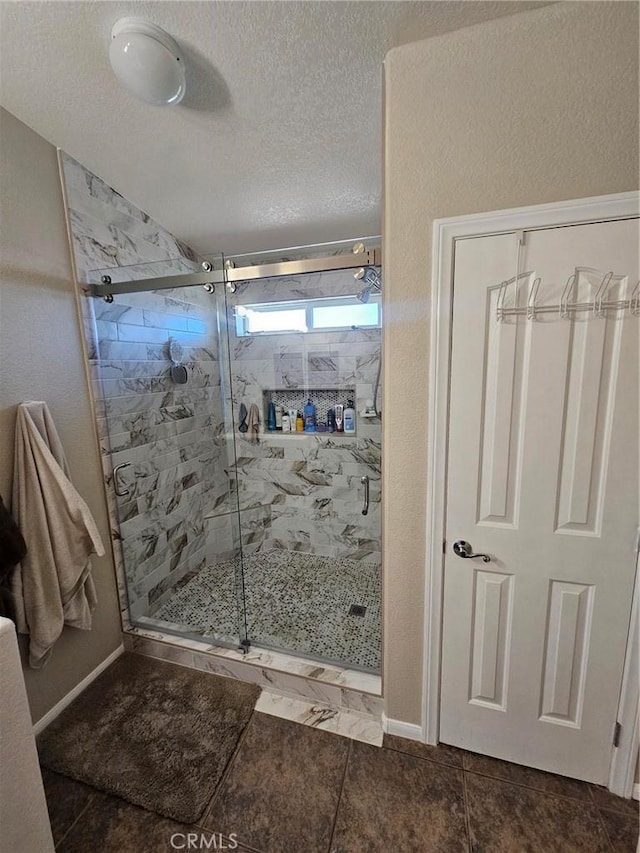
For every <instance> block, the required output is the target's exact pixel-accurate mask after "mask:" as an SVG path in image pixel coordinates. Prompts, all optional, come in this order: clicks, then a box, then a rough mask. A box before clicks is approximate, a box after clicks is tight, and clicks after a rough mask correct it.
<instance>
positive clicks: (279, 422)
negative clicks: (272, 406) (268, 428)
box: [276, 406, 282, 429]
mask: <svg viewBox="0 0 640 853" xmlns="http://www.w3.org/2000/svg"><path fill="white" fill-rule="evenodd" d="M276 429H282V406H276Z"/></svg>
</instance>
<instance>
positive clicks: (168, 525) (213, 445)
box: [83, 259, 246, 646]
mask: <svg viewBox="0 0 640 853" xmlns="http://www.w3.org/2000/svg"><path fill="white" fill-rule="evenodd" d="M180 263H181V265H183V263H184V259H182V260H181V262H180ZM219 263H220V265H221V260H220V262H219ZM180 271H181V272H184V271H185V270H184V269H181V270H180ZM191 271H193V270H191ZM108 273H109V274H110V275H111V277H112V279H113V280H114V281H115V274H116V273H117V275H118V276H119V278H120V280H121V281H124V280H135V279H141V278H149V277H154V276H159V275H175V274H176V269H175V268H174V267H172V266H171V265H169V264H163V265H162V267H161V270H159V269H158V265H157V264H155V265H142V266H138V267H135V268H130V269H127V268H124V269H123V268H119V269H118V270H116V271H114V270H109V271H108ZM97 280H99V278H98V279H97ZM83 303H84V310H85V334H86V335H87V340H88V344H89V356H90V367H91V370H92V376H93V382H94V392H95V397H96V401H97V405H98V412H97V415H98V427H99V433H100V437H101V447H102V452H103V454H104V455H105V457H106V463H107V464H106V465H105V470H106V471H107V489H108V496H109V503H110V512H111V515H112V527H113V529H114V538H116V539H117V540H119V549H118V547H117V545H118V543H116V551H118V550H120V551H121V560H120V561H119V562H120V572H121V575H122V578H121V580H122V582H123V583H124V585H125V587H126V596H127V600H128V612H129V618H130V620H131V623H132V624H133V625H134V626H138V627H143V628H152V629H153V628H155V629H161V630H163V631H167V632H170V633H175V634H179V635H186V636H192V637H206V638H207V639H208V640H211V641H215V642H220V643H223V644H229V645H234V646H237V645H238V644H239V643H240V642H241V641H242V640H243V639H244V638H245V636H246V626H245V619H244V602H243V597H242V577H241V562H240V558H239V542H240V534H239V523H238V513H237V506H234V495H233V493H232V490H231V488H230V478H229V470H230V456H229V454H230V453H231V454H232V452H233V449H232V446H230V444H229V442H230V441H232V436H231V438H230V436H229V432H228V429H227V427H226V425H225V408H226V407H225V397H224V395H225V376H224V374H225V369H226V368H225V359H226V363H227V364H228V350H227V348H226V345H225V342H224V341H223V340H222V339H221V336H222V338H224V333H225V330H224V324H223V326H222V327H221V326H220V324H219V322H218V321H219V317H220V316H222V317H224V311H225V304H224V293H223V287H222V286H221V285H216V288H215V292H213V293H210V292H207V291H206V290H205V289H204V288H203V287H202V286H201V285H194V286H189V287H176V288H172V289H163V290H156V291H142V292H131V293H122V294H116V295H114V297H113V302H111V303H107V302H105V301H104V300H103V299H101V298H99V299H95V298H94V299H90V298H88V299H86V300H83ZM227 408H228V407H227Z"/></svg>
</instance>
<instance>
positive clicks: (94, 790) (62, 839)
mask: <svg viewBox="0 0 640 853" xmlns="http://www.w3.org/2000/svg"><path fill="white" fill-rule="evenodd" d="M65 778H67V779H70V778H71V777H70V776H67V777H65ZM85 784H86V783H85ZM88 787H90V788H91V789H92V791H93V793H92V794H91V796H90V797H89V801H88V802H87V804H86V806H85V807H84V808H83V809H81V810H80V812H79V813H78V816H77V817H76V819H75V820H74V821H73V822H72V824H71V826H70V827H69V828H68V829H67V831H66V832H65V834H64V835H63V836H62V838H60V840H59V841H58V842H57V843H56V844H55V845H54V847H55V849H56V850H58V849H60V848H61V847H62V843H63V841H64V840H65V839H66V838H67V836H68V835H69V833H70V832H71V830H72V829H73V828H74V826H75V825H76V824H77V823H78V821H79V820H80V818H81V817H82V816H83V815H84V813H85V812H86V811H87V809H88V808H89V806H90V805H91V804H92V803H93V801H94V799H95V796H96V795H95V792H96V791H97V790H98V789H97V788H94V787H93V785H89V786H88Z"/></svg>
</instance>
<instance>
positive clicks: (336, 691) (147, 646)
mask: <svg viewBox="0 0 640 853" xmlns="http://www.w3.org/2000/svg"><path fill="white" fill-rule="evenodd" d="M123 645H124V647H125V649H127V650H129V651H133V652H137V653H138V654H143V655H148V656H150V657H155V658H159V659H161V660H167V661H171V662H172V663H177V664H180V665H182V666H187V667H189V668H191V669H199V670H201V671H205V672H212V673H215V674H216V675H221V676H223V677H226V678H237V679H239V680H240V681H248V682H250V683H252V684H257V685H258V686H260V687H261V688H262V691H263V692H262V694H261V696H260V698H259V700H258V704H257V705H256V709H257V710H258V711H262V712H264V713H267V714H271V715H272V716H278V717H283V718H284V719H288V720H293V721H296V722H299V723H302V724H304V725H309V726H313V727H315V728H320V729H324V730H325V731H332V732H334V733H336V734H341V735H344V736H345V737H350V738H353V739H355V740H362V741H364V742H365V743H370V744H373V745H376V746H380V745H381V743H382V712H383V700H382V696H381V678H380V676H378V675H373V674H371V673H367V672H359V671H357V670H350V669H342V668H340V667H335V666H331V667H329V666H323V665H321V664H318V663H317V662H315V661H311V660H306V659H304V658H299V657H294V656H293V655H287V654H283V653H281V652H272V651H267V650H264V649H259V648H251V649H249V651H248V652H247V653H246V654H243V653H242V652H241V651H239V650H237V649H234V648H227V647H224V646H215V645H211V644H210V643H207V642H205V641H202V640H195V639H191V638H187V637H176V636H173V635H170V634H164V633H162V632H160V631H153V630H150V629H147V628H140V627H132V628H130V629H128V630H127V631H125V632H123Z"/></svg>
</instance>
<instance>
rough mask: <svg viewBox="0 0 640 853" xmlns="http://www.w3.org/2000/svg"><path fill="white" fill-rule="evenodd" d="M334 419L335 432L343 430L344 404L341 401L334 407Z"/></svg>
mask: <svg viewBox="0 0 640 853" xmlns="http://www.w3.org/2000/svg"><path fill="white" fill-rule="evenodd" d="M334 414H335V419H336V432H343V430H344V406H343V405H342V404H341V403H337V404H336V407H335V409H334Z"/></svg>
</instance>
